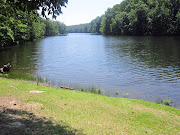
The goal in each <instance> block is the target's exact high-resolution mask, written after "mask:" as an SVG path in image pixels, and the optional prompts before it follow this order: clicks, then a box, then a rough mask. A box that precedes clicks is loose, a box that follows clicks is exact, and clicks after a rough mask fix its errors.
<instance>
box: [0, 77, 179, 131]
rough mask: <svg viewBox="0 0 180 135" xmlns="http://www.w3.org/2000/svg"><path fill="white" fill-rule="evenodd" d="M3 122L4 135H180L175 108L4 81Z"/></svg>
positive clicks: (0, 90)
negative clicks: (12, 134)
mask: <svg viewBox="0 0 180 135" xmlns="http://www.w3.org/2000/svg"><path fill="white" fill-rule="evenodd" d="M0 119H1V120H0V129H2V130H1V131H3V132H2V133H4V134H10V133H15V134H20V133H21V134H22V133H27V134H28V133H29V134H42V133H43V134H179V131H180V127H179V124H180V110H179V109H176V108H173V107H170V106H165V105H159V104H155V103H151V102H146V101H142V100H135V99H127V98H113V97H106V96H101V95H97V94H88V93H83V92H78V91H69V90H63V89H56V88H51V87H46V86H40V85H39V86H37V84H35V83H30V82H26V81H17V80H6V79H2V78H0ZM22 127H23V128H22ZM7 128H8V130H7Z"/></svg>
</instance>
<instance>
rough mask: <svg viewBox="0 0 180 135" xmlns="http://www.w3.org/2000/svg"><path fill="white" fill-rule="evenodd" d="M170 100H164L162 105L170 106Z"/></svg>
mask: <svg viewBox="0 0 180 135" xmlns="http://www.w3.org/2000/svg"><path fill="white" fill-rule="evenodd" d="M171 102H172V101H171V100H164V104H165V105H168V106H170V103H171Z"/></svg>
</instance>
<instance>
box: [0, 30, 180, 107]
mask: <svg viewBox="0 0 180 135" xmlns="http://www.w3.org/2000/svg"><path fill="white" fill-rule="evenodd" d="M8 62H10V63H11V64H12V70H11V73H19V74H22V73H23V74H27V75H34V76H37V75H38V76H41V77H43V78H44V77H46V78H48V80H50V81H52V82H53V83H54V84H55V85H56V86H58V85H59V84H68V85H77V86H79V87H81V86H82V87H89V86H95V87H97V88H98V87H100V88H101V89H102V92H103V94H104V95H108V96H115V97H123V96H125V95H126V97H128V98H139V99H143V100H147V101H153V102H156V100H157V99H159V98H160V99H163V100H167V99H170V100H172V101H173V106H175V107H177V108H180V37H158V36H157V37H152V36H147V37H146V36H143V37H142V36H102V35H91V34H73V33H72V34H68V35H67V36H52V37H46V38H44V39H38V40H36V41H34V42H27V43H25V44H24V45H19V46H13V47H9V48H6V49H0V65H1V66H2V65H3V64H5V63H8ZM116 91H119V95H116Z"/></svg>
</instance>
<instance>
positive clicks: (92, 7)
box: [57, 0, 122, 26]
mask: <svg viewBox="0 0 180 135" xmlns="http://www.w3.org/2000/svg"><path fill="white" fill-rule="evenodd" d="M121 1H122V0H69V2H68V4H67V7H66V8H62V12H63V14H61V15H60V16H59V17H58V18H57V21H61V22H64V23H65V24H66V25H67V26H69V25H76V24H82V23H89V22H90V21H91V20H93V19H95V18H96V17H97V16H101V15H102V14H104V12H105V11H106V10H107V8H108V7H110V8H112V7H113V6H114V5H115V4H120V3H121Z"/></svg>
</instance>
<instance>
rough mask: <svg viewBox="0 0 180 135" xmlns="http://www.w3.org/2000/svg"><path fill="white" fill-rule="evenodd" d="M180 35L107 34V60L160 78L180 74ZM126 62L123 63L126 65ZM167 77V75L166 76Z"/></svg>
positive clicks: (133, 70) (176, 77) (178, 75)
mask: <svg viewBox="0 0 180 135" xmlns="http://www.w3.org/2000/svg"><path fill="white" fill-rule="evenodd" d="M179 41H180V40H179V37H142V36H141V37H134V36H132V37H130V36H120V37H108V40H107V42H108V43H107V44H109V45H107V46H106V48H107V49H106V50H107V52H108V54H110V56H108V59H109V60H108V61H111V62H114V63H115V62H116V67H118V66H119V67H122V66H124V65H125V67H127V68H129V69H130V70H132V71H131V72H139V73H148V74H150V75H151V76H156V78H157V79H158V80H161V79H162V78H163V77H164V76H166V77H167V79H168V80H170V78H174V79H176V80H177V79H178V78H179V77H180V46H179ZM123 64H124V65H123ZM163 79H166V78H163Z"/></svg>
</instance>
